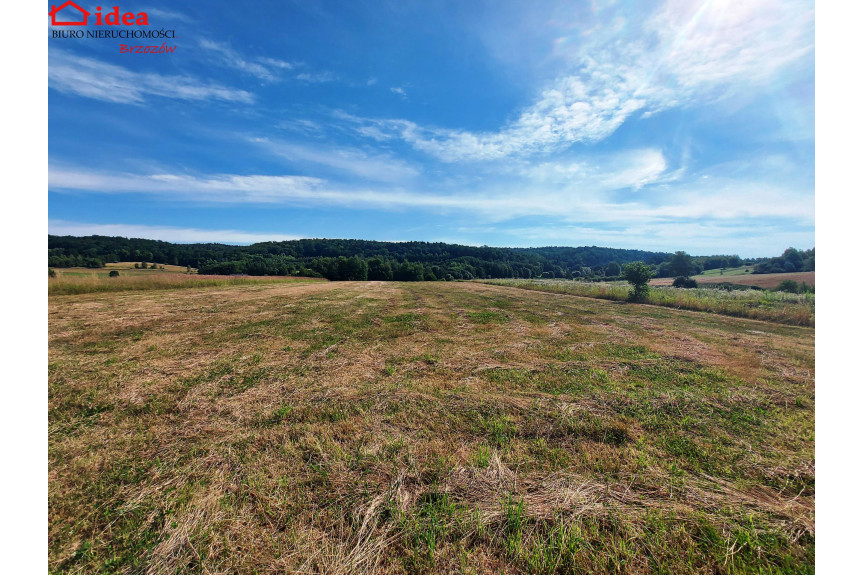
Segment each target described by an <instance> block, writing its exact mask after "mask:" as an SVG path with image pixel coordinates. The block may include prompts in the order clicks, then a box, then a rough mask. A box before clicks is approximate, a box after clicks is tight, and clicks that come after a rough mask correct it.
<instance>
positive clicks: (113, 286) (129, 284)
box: [48, 264, 325, 295]
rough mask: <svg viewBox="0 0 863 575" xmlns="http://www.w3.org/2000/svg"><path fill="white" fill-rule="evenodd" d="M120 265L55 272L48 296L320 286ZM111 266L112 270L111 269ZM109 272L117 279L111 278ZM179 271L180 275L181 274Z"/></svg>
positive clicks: (290, 280)
mask: <svg viewBox="0 0 863 575" xmlns="http://www.w3.org/2000/svg"><path fill="white" fill-rule="evenodd" d="M122 265H123V264H107V265H106V266H105V267H106V268H107V269H88V268H65V269H55V270H54V272H55V273H56V277H53V278H52V277H49V278H48V294H49V295H73V294H85V293H104V292H117V291H136V290H176V289H181V288H202V287H227V286H239V285H261V284H268V283H270V284H272V283H309V282H320V281H325V280H319V279H314V278H300V277H279V276H217V275H198V274H189V273H186V268H180V267H179V266H164V267H165V268H166V269H164V270H159V269H156V270H149V269H147V270H144V269H138V270H136V269H134V268H132V269H129V268H128V267H119V266H122ZM112 266H114V267H112ZM112 269H116V270H118V271H119V270H122V271H119V273H120V276H119V277H113V278H112V277H110V276H109V274H110V273H111V270H112ZM181 270H182V273H181Z"/></svg>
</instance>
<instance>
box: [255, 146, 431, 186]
mask: <svg viewBox="0 0 863 575" xmlns="http://www.w3.org/2000/svg"><path fill="white" fill-rule="evenodd" d="M250 141H251V142H253V143H255V144H257V145H259V146H262V147H263V148H264V149H265V150H267V151H268V152H270V153H271V154H275V155H277V156H279V157H282V158H285V159H286V160H288V161H290V163H292V164H315V165H318V166H327V167H330V168H334V169H335V170H337V171H339V172H343V173H344V174H345V175H351V176H356V177H359V178H362V179H365V180H371V181H376V182H391V183H395V182H404V181H408V180H412V179H414V178H416V177H417V176H418V175H419V174H420V171H419V170H418V169H417V168H415V167H413V166H411V165H410V164H408V163H407V162H405V161H403V160H400V159H398V158H394V157H392V156H390V155H388V154H383V153H373V152H368V151H364V150H359V149H356V148H349V147H343V146H314V145H308V144H304V145H301V144H297V143H292V142H282V141H278V140H271V139H268V138H251V139H250Z"/></svg>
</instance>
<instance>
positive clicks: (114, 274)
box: [108, 270, 120, 278]
mask: <svg viewBox="0 0 863 575" xmlns="http://www.w3.org/2000/svg"><path fill="white" fill-rule="evenodd" d="M108 277H109V278H118V277H120V272H118V271H117V270H111V271H110V272H108Z"/></svg>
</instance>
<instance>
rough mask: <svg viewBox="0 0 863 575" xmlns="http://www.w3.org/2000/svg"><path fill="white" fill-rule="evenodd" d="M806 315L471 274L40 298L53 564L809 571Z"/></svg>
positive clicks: (153, 569) (809, 333) (313, 569)
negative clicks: (747, 313) (581, 293)
mask: <svg viewBox="0 0 863 575" xmlns="http://www.w3.org/2000/svg"><path fill="white" fill-rule="evenodd" d="M814 399H815V395H814V330H813V329H811V328H808V327H796V326H788V325H781V324H777V323H767V322H760V321H753V320H746V319H739V318H731V317H725V316H720V315H713V314H704V313H697V312H688V311H678V310H673V309H668V308H661V307H655V306H643V305H631V304H630V305H627V304H621V303H617V302H609V301H602V300H596V299H587V298H578V297H572V296H560V295H556V294H550V293H540V292H529V291H525V290H520V289H513V288H511V287H501V286H492V285H483V284H477V283H415V284H400V283H365V282H363V283H309V284H289V283H279V284H258V285H239V286H229V287H218V286H217V287H207V288H197V289H182V290H172V291H168V290H162V291H159V290H156V291H135V292H116V293H93V294H83V295H67V296H51V297H50V298H49V453H48V455H49V533H48V534H49V558H48V565H49V571H50V572H52V573H100V572H111V573H255V572H256V573H284V572H292V573H364V572H365V573H372V572H374V573H422V572H429V571H433V572H452V573H488V572H496V573H582V572H595V573H810V572H813V571H814V532H815V527H814V501H815V478H814Z"/></svg>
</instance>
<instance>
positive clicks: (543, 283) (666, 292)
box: [483, 274, 815, 326]
mask: <svg viewBox="0 0 863 575" xmlns="http://www.w3.org/2000/svg"><path fill="white" fill-rule="evenodd" d="M782 275H796V274H782ZM747 279H748V278H747ZM483 281H484V283H489V284H493V285H501V286H508V287H517V288H520V289H526V290H532V291H542V292H550V293H558V294H568V295H576V296H582V297H592V298H598V299H607V300H613V301H620V302H624V301H626V300H627V299H628V298H629V292H630V289H631V288H630V285H629V284H628V283H626V282H622V281H620V282H580V281H570V280H540V279H535V280H526V279H506V280H483ZM654 281H656V280H654ZM651 283H652V282H651ZM646 301H647V303H649V304H652V305H659V306H664V307H672V308H676V309H688V310H695V311H706V312H710V313H718V314H723V315H730V316H734V317H748V318H752V319H761V320H767V321H773V322H779V323H786V324H789V325H805V326H814V325H815V294H791V293H782V292H778V293H776V292H766V291H757V290H734V291H728V290H723V289H716V288H713V289H711V288H710V287H709V285H708V286H706V287H703V288H698V289H682V288H674V287H669V286H668V285H664V286H654V289H651V290H650V292H649V293H648V295H647V300H646Z"/></svg>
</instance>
